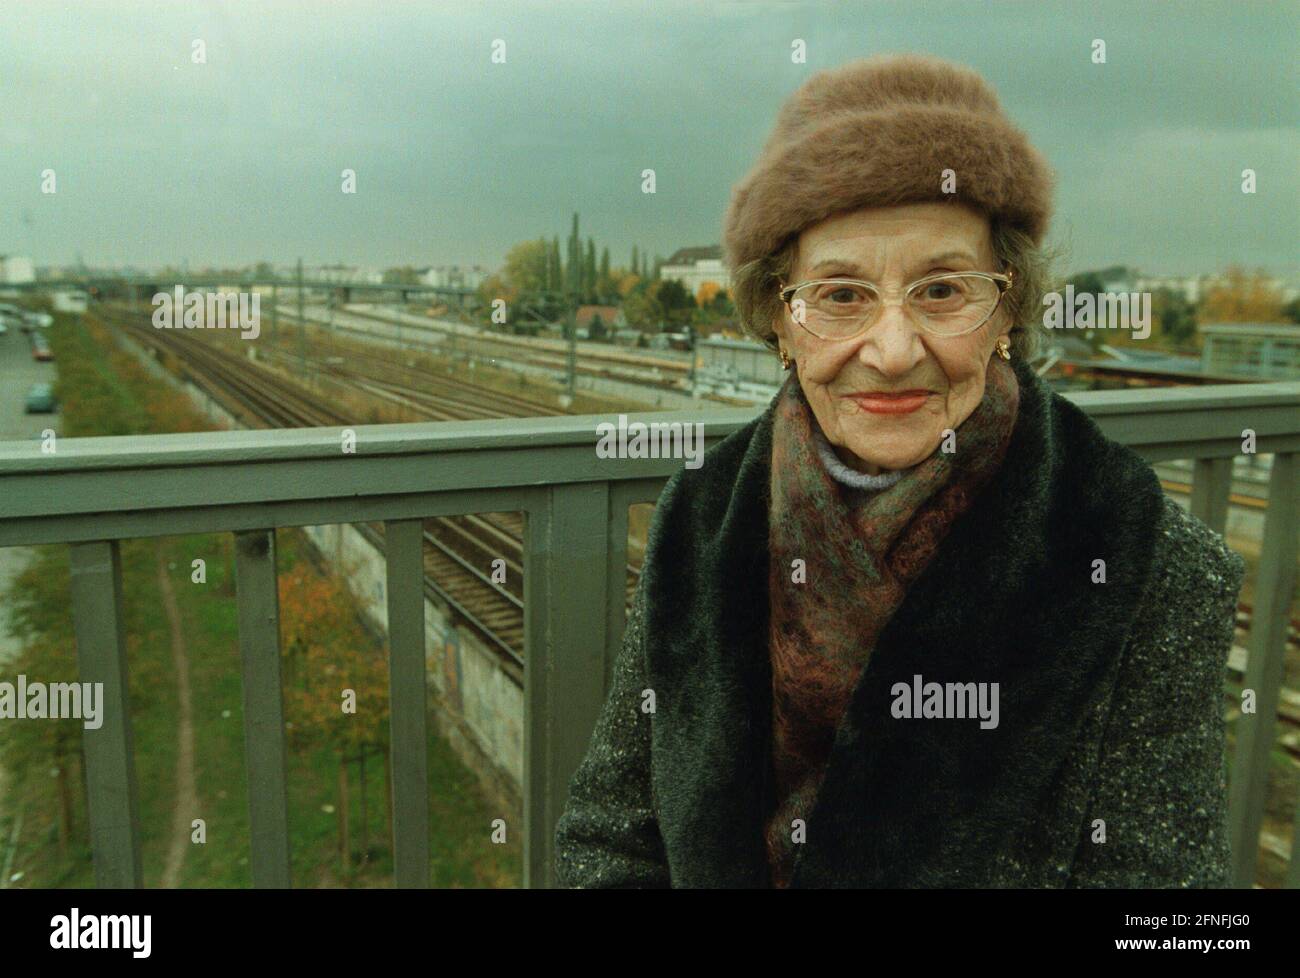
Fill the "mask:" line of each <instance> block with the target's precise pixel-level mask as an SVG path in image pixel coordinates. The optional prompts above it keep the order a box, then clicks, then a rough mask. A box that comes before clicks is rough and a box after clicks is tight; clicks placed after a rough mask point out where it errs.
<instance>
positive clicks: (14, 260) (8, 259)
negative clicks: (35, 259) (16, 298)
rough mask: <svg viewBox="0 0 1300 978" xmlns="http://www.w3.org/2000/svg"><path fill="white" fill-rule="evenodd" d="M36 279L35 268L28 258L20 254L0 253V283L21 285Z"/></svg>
mask: <svg viewBox="0 0 1300 978" xmlns="http://www.w3.org/2000/svg"><path fill="white" fill-rule="evenodd" d="M34 281H36V269H35V268H34V267H33V266H32V260H31V259H30V258H24V257H22V256H21V255H0V283H3V284H4V285H21V284H23V283H24V282H34Z"/></svg>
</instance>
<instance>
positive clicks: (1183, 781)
mask: <svg viewBox="0 0 1300 978" xmlns="http://www.w3.org/2000/svg"><path fill="white" fill-rule="evenodd" d="M1015 363H1016V372H1017V376H1018V377H1019V378H1020V383H1021V401H1020V412H1019V416H1018V418H1017V422H1016V428H1015V431H1014V433H1013V435H1012V439H1011V444H1010V446H1009V448H1008V453H1007V457H1006V460H1005V462H1004V463H1003V465H1002V467H1001V468H1000V470H999V471H998V473H997V475H996V476H994V478H993V480H992V481H991V482H990V483H989V484H988V486H987V487H986V488H985V489H984V491H983V492H981V494H980V495H979V496H978V497H977V499H976V500H975V502H974V505H973V506H972V508H971V510H970V511H969V512H968V513H967V514H966V515H965V516H964V517H962V518H961V519H960V520H959V521H958V522H957V523H956V524H954V526H953V528H952V531H951V533H950V534H949V536H948V537H947V538H946V540H945V541H944V542H943V544H942V545H941V547H940V549H939V551H938V553H937V554H936V556H935V558H934V560H933V561H932V562H931V564H930V565H929V566H928V567H927V569H926V570H925V572H924V573H923V574H922V575H921V577H920V578H918V579H917V581H916V582H915V584H914V585H913V587H912V589H911V590H910V591H909V593H908V595H907V597H906V599H905V600H904V603H903V605H902V607H901V608H900V609H899V611H898V612H897V614H896V615H895V616H894V617H893V618H892V619H891V620H890V622H889V623H888V625H887V626H886V628H885V630H884V632H883V633H882V634H881V636H880V639H879V642H878V643H877V645H876V648H875V650H874V652H873V653H872V655H871V658H870V661H869V664H868V666H867V668H866V669H865V670H864V671H863V674H862V676H861V678H860V679H859V681H858V685H857V687H856V689H855V692H854V694H853V698H852V701H851V703H850V706H849V708H848V710H847V712H846V714H845V716H844V718H843V719H842V720H841V722H840V725H839V728H838V731H837V735H836V740H835V746H834V748H833V751H832V754H831V757H830V760H829V763H828V766H827V769H826V777H825V782H824V784H823V787H822V789H821V792H820V794H819V795H818V798H817V802H816V805H815V807H814V808H813V810H812V812H811V814H810V815H809V817H808V820H807V826H806V832H807V839H806V841H805V842H804V843H803V844H802V845H800V846H799V847H798V853H797V856H796V862H795V867H794V876H793V880H792V886H794V887H1008V886H1010V887H1063V886H1075V887H1087V886H1092V887H1096V886H1106V887H1206V886H1223V885H1226V883H1227V874H1228V855H1229V854H1228V839H1227V826H1226V769H1225V756H1224V747H1225V743H1224V722H1223V707H1224V704H1223V678H1224V674H1223V670H1224V665H1225V660H1226V658H1227V653H1228V649H1229V646H1230V644H1231V642H1232V635H1233V613H1234V609H1235V606H1236V601H1237V593H1238V591H1239V590H1240V587H1241V581H1242V574H1243V563H1242V560H1241V558H1240V557H1238V556H1237V555H1236V554H1234V553H1232V552H1231V551H1229V550H1228V549H1227V548H1226V547H1225V546H1224V543H1223V540H1222V538H1221V537H1220V536H1219V535H1217V534H1216V533H1214V532H1213V531H1211V530H1210V529H1208V528H1207V527H1206V526H1205V525H1204V524H1203V523H1201V522H1200V521H1199V520H1196V519H1195V518H1193V517H1191V516H1189V515H1187V514H1185V513H1184V512H1183V510H1181V509H1180V508H1179V507H1178V506H1177V505H1175V504H1174V503H1172V502H1171V501H1169V500H1168V499H1167V498H1166V497H1165V495H1164V494H1163V492H1162V491H1161V488H1160V485H1159V483H1158V481H1157V479H1156V477H1155V475H1154V473H1153V472H1152V471H1151V469H1150V467H1149V466H1148V465H1147V464H1146V463H1144V462H1143V461H1142V460H1141V459H1140V458H1139V457H1138V456H1137V455H1136V454H1134V453H1133V452H1131V451H1130V450H1128V449H1126V448H1124V447H1122V446H1120V445H1118V444H1116V443H1114V442H1112V441H1109V440H1107V439H1105V438H1104V437H1103V436H1102V435H1101V433H1100V432H1099V431H1098V429H1097V427H1096V426H1095V425H1094V424H1093V422H1092V421H1091V420H1090V419H1089V418H1088V417H1087V416H1086V415H1084V414H1083V413H1082V412H1081V411H1079V410H1078V409H1077V408H1075V407H1074V406H1073V405H1072V404H1070V403H1069V402H1068V401H1066V400H1065V399H1064V398H1062V397H1060V396H1059V395H1058V394H1056V393H1054V392H1053V391H1051V390H1050V389H1049V388H1047V387H1046V385H1044V384H1043V383H1042V382H1041V381H1040V380H1039V379H1038V378H1037V377H1035V376H1034V375H1033V373H1032V371H1030V370H1028V369H1027V368H1026V367H1025V366H1024V364H1022V363H1020V362H1019V361H1015ZM771 434H772V409H771V407H769V408H768V410H767V411H765V412H764V413H763V414H761V415H760V416H759V417H758V418H756V419H755V420H754V421H753V422H751V423H750V424H748V425H746V426H745V427H744V428H742V429H741V430H739V431H737V432H736V433H734V434H733V435H731V436H730V437H729V438H727V439H725V440H724V441H723V442H722V443H720V444H719V445H717V446H715V447H714V448H713V449H711V450H710V451H709V452H708V454H707V455H706V456H705V461H704V464H703V466H702V467H701V468H699V469H694V470H691V469H682V470H680V471H679V472H678V473H677V474H675V475H674V476H673V477H672V479H670V480H669V482H668V484H667V486H666V487H665V489H664V491H663V494H662V495H661V496H660V499H659V504H658V507H657V509H656V511H655V515H654V520H653V522H652V525H651V529H650V537H649V546H648V550H647V554H646V563H645V566H644V569H643V573H642V576H641V582H640V585H639V587H638V591H637V595H636V599H635V601H634V604H633V610H632V612H631V614H630V616H629V620H628V627H627V630H626V633H625V637H624V643H623V647H622V650H621V652H620V654H619V657H618V661H617V664H616V668H615V671H614V677H613V682H612V687H611V689H610V692H609V697H608V700H607V701H606V703H605V705H604V707H603V710H602V712H601V715H600V718H599V721H598V723H597V726H596V729H595V732H594V734H593V737H592V741H591V746H590V748H589V751H588V753H587V756H586V758H585V759H584V760H583V762H582V764H581V766H580V767H579V769H578V771H577V772H576V774H575V775H574V778H573V781H572V783H571V785H570V792H569V799H568V803H567V807H566V809H565V811H564V813H563V814H562V816H561V818H560V820H559V823H558V825H557V831H556V859H557V875H558V878H559V880H560V882H561V884H563V885H566V886H582V887H614V886H660V887H663V886H675V887H766V886H768V885H769V877H768V865H767V862H766V858H765V853H764V848H763V835H762V826H763V819H764V817H765V815H766V814H767V812H768V811H769V810H770V806H771V804H772V765H771V744H770V740H769V737H770V734H771V719H770V718H771V667H770V663H769V659H768V648H767V638H766V636H767V624H768V617H767V616H768V609H767V604H768V602H767V594H766V589H767V580H768V577H767V573H768V553H767V530H768V518H767V514H768V510H767V507H768V477H769V468H770V461H769V460H770V453H771V444H772V443H771ZM1096 559H1101V560H1104V561H1105V571H1106V580H1105V583H1104V584H1102V583H1093V561H1094V560H1096ZM852 625H853V623H852V621H846V622H845V626H846V627H852ZM916 674H920V675H921V676H922V677H923V679H924V681H925V682H931V681H935V682H940V683H946V682H962V683H967V682H990V683H991V682H997V683H999V684H1000V685H999V692H1000V718H999V724H998V726H997V727H995V728H992V729H981V728H980V725H979V720H978V719H895V718H894V717H893V716H892V713H891V709H890V707H891V703H892V699H893V697H892V694H891V689H892V687H893V685H894V684H895V683H896V682H906V683H910V682H911V681H912V677H913V676H914V675H916ZM646 689H653V690H654V692H655V712H654V713H653V714H649V713H645V712H643V711H642V703H643V699H642V691H643V690H646ZM1103 823H1104V841H1094V839H1096V840H1100V839H1102V838H1103V836H1102V835H1101V832H1102V831H1103Z"/></svg>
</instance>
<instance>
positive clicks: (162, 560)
mask: <svg viewBox="0 0 1300 978" xmlns="http://www.w3.org/2000/svg"><path fill="white" fill-rule="evenodd" d="M155 552H156V553H157V555H158V593H159V594H161V595H162V600H163V611H164V612H165V613H166V615H167V622H168V624H169V625H170V627H171V633H172V663H173V664H174V665H175V666H176V706H177V724H176V728H177V750H176V807H175V809H174V810H173V811H172V832H171V836H172V838H171V843H170V844H169V845H168V847H167V863H166V866H165V867H164V868H163V873H162V879H160V880H159V881H158V885H159V886H160V887H162V888H163V889H175V888H176V887H177V886H179V885H180V876H181V866H182V865H183V864H184V862H185V853H186V852H188V851H189V847H190V822H191V821H192V820H193V819H194V817H195V812H197V811H198V808H199V796H198V791H197V790H196V789H195V786H194V717H193V713H192V712H191V709H190V657H189V651H188V650H187V648H186V646H185V632H184V629H183V628H182V627H181V611H180V607H179V606H178V605H177V604H176V592H175V591H173V590H172V582H171V578H170V577H168V576H167V556H166V554H165V553H164V552H163V542H162V540H158V541H157V543H156V548H155Z"/></svg>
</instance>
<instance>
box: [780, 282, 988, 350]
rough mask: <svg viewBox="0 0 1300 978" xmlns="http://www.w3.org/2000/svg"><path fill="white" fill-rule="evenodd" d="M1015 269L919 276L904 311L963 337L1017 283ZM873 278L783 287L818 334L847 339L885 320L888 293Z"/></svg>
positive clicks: (941, 332) (798, 316)
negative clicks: (869, 280)
mask: <svg viewBox="0 0 1300 978" xmlns="http://www.w3.org/2000/svg"><path fill="white" fill-rule="evenodd" d="M1011 280H1012V273H1011V272H1007V273H1006V274H1005V275H1002V274H999V273H996V272H941V273H939V274H937V275H927V276H926V277H925V278H922V279H917V281H915V282H913V283H912V284H911V285H909V286H908V287H907V288H906V289H905V290H904V292H903V299H902V304H903V308H904V310H905V311H906V312H907V313H908V314H909V315H910V316H911V317H912V319H913V320H914V321H915V322H916V323H917V324H918V325H920V327H921V328H922V329H923V330H925V331H926V332H927V333H930V334H931V335H933V336H962V335H964V334H966V333H972V332H974V331H975V330H977V329H979V328H980V327H981V326H983V325H984V324H985V323H986V322H988V321H989V319H990V318H992V316H993V313H994V312H996V311H997V308H998V304H999V303H1000V302H1001V301H1002V296H1003V294H1004V293H1006V291H1007V290H1008V289H1010V288H1011ZM881 291H882V290H881V288H880V286H878V285H873V284H872V283H871V282H864V281H862V280H860V279H851V278H819V279H811V280H809V281H807V282H801V283H799V284H798V285H792V286H789V287H788V288H786V287H783V288H782V289H781V293H780V295H781V301H782V302H784V303H785V304H786V305H787V306H789V308H790V315H791V317H792V318H793V319H794V321H795V322H797V323H798V324H799V325H800V326H802V327H803V328H804V329H806V330H807V331H808V332H809V333H812V335H813V336H816V337H818V338H820V339H824V340H847V339H852V338H854V337H856V336H858V335H860V334H861V333H864V332H866V331H867V330H869V329H870V328H871V327H872V326H874V325H875V324H876V323H877V322H878V321H879V320H880V315H881V313H882V312H883V311H884V309H885V305H886V303H887V301H889V300H887V299H886V298H884V297H883V296H882V294H881Z"/></svg>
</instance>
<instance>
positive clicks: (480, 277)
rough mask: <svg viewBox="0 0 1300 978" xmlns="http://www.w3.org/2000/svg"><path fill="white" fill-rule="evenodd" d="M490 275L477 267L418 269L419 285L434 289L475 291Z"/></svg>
mask: <svg viewBox="0 0 1300 978" xmlns="http://www.w3.org/2000/svg"><path fill="white" fill-rule="evenodd" d="M490 274H491V273H490V272H489V271H488V270H487V269H486V268H482V267H480V266H478V265H470V266H468V267H462V266H460V265H439V266H438V267H436V268H422V269H420V272H419V277H420V284H421V285H430V286H433V287H434V288H435V289H477V288H478V287H479V286H480V285H482V284H483V282H484V280H485V279H486V278H487V277H488V275H490Z"/></svg>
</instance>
